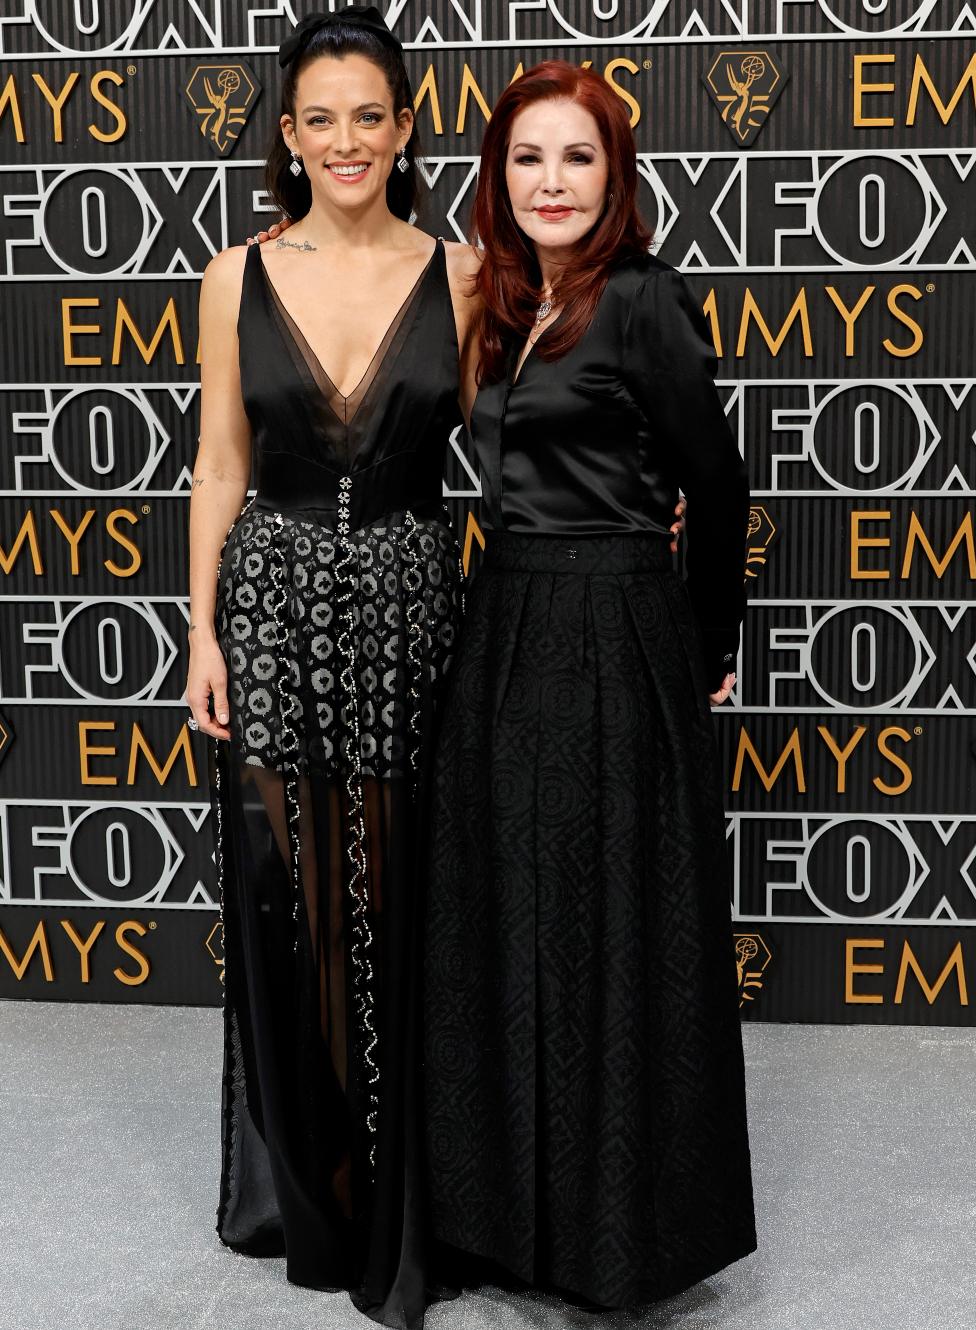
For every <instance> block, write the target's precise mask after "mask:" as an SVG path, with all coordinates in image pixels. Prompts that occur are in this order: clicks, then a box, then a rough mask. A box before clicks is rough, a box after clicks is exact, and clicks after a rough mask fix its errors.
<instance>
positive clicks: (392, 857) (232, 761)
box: [212, 501, 460, 1327]
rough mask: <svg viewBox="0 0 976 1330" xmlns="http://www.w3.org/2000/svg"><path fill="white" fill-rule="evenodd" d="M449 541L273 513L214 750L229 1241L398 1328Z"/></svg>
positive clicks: (411, 1317) (449, 596)
mask: <svg viewBox="0 0 976 1330" xmlns="http://www.w3.org/2000/svg"><path fill="white" fill-rule="evenodd" d="M459 586H460V574H459V567H458V555H457V546H456V543H455V541H454V537H453V534H452V533H451V531H450V530H449V528H448V527H447V526H445V525H444V524H443V523H442V522H440V521H437V520H418V518H416V517H415V516H414V515H413V514H411V513H409V512H399V513H390V514H388V515H387V516H386V517H385V518H384V519H383V520H382V521H378V522H376V523H374V524H372V525H370V526H368V527H365V528H363V529H362V530H358V531H354V532H352V533H350V534H348V535H341V534H339V532H338V531H337V530H336V529H335V518H334V515H333V517H332V520H331V523H329V522H326V523H325V524H323V522H322V521H320V520H318V519H317V517H316V516H315V515H314V514H310V513H290V514H282V513H280V512H274V511H269V510H268V509H267V508H265V507H263V506H262V505H261V503H260V502H259V501H256V503H255V505H254V507H253V508H252V509H250V510H249V511H247V512H245V513H244V515H243V516H242V517H241V518H240V519H239V520H238V522H237V523H236V525H235V526H234V528H233V529H232V532H231V534H230V536H229V537H228V540H227V544H226V546H225V549H224V555H223V562H222V569H221V577H220V581H219V587H218V601H217V614H216V627H217V632H218V637H219V641H220V644H221V648H222V651H223V654H224V658H225V660H226V663H227V669H228V676H229V680H228V682H229V690H230V705H231V732H232V738H231V742H230V743H229V744H220V745H219V746H217V747H216V748H215V749H214V756H215V759H216V760H215V765H214V768H213V772H212V784H213V809H214V821H215V827H216V831H217V840H216V857H217V867H218V870H219V876H220V884H221V892H222V901H223V923H224V942H225V973H226V1001H225V1007H224V1015H225V1064H224V1066H225V1073H224V1093H223V1160H222V1171H221V1188H220V1204H219V1210H218V1215H217V1227H218V1232H219V1234H220V1237H221V1239H222V1240H223V1241H224V1242H225V1243H226V1244H227V1245H228V1246H230V1247H232V1248H234V1249H235V1250H236V1251H238V1252H240V1253H243V1254H246V1255H252V1256H266V1255H280V1256H284V1257H286V1261H287V1266H286V1268H287V1275H288V1278H289V1279H290V1280H293V1281H294V1282H295V1283H298V1284H303V1285H306V1286H309V1287H313V1288H323V1289H336V1288H345V1289H349V1290H350V1291H351V1293H352V1296H353V1300H354V1301H355V1302H356V1305H357V1306H358V1307H359V1308H360V1309H361V1310H363V1311H365V1312H366V1313H368V1314H369V1315H370V1316H372V1317H373V1318H374V1319H375V1320H378V1321H381V1322H382V1323H384V1324H386V1325H389V1326H395V1327H415V1326H418V1325H420V1324H421V1323H422V1321H423V1314H424V1308H425V1305H426V1301H427V1288H426V1270H425V1215H424V1205H423V1193H424V1188H423V1167H422V1130H421V1123H420V1103H419V1090H420V1086H419V1075H418V1071H419V1062H420V1033H419V1020H418V1017H419V987H418V981H419V964H420V941H421V938H420V931H419V929H420V914H419V905H420V895H421V891H422V886H423V852H424V846H423V843H422V840H423V837H422V831H423V827H424V826H425V825H426V818H425V808H424V805H425V802H426V787H427V780H428V774H429V771H430V765H431V745H432V735H433V719H434V713H435V709H436V707H437V703H438V701H439V694H440V688H441V682H442V680H443V678H444V675H445V673H446V671H447V669H448V666H449V663H450V659H451V656H452V652H453V646H454V639H455V634H456V631H457V627H458V618H459V611H460V595H459Z"/></svg>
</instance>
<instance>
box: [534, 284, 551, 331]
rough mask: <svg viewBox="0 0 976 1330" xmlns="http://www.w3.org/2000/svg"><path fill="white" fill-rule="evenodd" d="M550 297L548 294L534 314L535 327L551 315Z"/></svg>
mask: <svg viewBox="0 0 976 1330" xmlns="http://www.w3.org/2000/svg"><path fill="white" fill-rule="evenodd" d="M551 297H552V293H551V292H550V293H549V296H547V297H546V299H545V300H543V302H542V304H541V305H540V306H539V308H538V309H537V310H536V312H535V321H536V325H537V326H538V325H539V324H540V323H541V322H542V320H543V319H545V318H548V317H549V315H550V314H551V313H552V298H551Z"/></svg>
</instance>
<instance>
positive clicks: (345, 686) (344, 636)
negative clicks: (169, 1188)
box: [336, 476, 380, 1167]
mask: <svg viewBox="0 0 976 1330" xmlns="http://www.w3.org/2000/svg"><path fill="white" fill-rule="evenodd" d="M351 489H352V478H351V477H350V476H343V477H342V479H341V480H340V481H339V512H338V521H337V524H336V525H337V530H338V533H339V541H338V543H339V548H340V552H341V557H340V559H339V560H338V562H337V563H336V582H337V592H338V594H337V601H338V605H339V620H340V622H341V624H342V630H341V632H340V634H339V656H340V659H341V660H342V662H343V663H342V670H341V673H340V676H339V685H340V687H341V688H342V691H343V693H344V695H345V703H346V708H347V712H348V715H349V721H350V724H349V728H348V730H347V734H346V741H345V748H346V762H347V775H346V795H347V798H348V800H349V809H348V817H349V823H350V828H351V831H352V835H351V837H350V840H349V844H348V846H347V854H348V857H349V863H350V866H351V869H352V872H351V874H350V878H349V895H350V897H351V900H352V939H351V943H350V948H349V954H350V958H351V960H352V969H353V974H352V989H353V1005H354V1008H355V1011H356V1015H357V1016H358V1018H359V1024H360V1032H361V1038H362V1044H363V1061H364V1063H365V1066H366V1084H367V1086H368V1087H369V1107H368V1109H367V1112H366V1126H367V1128H368V1130H369V1132H370V1135H371V1137H372V1141H371V1143H370V1148H369V1162H370V1166H371V1167H375V1165H376V1126H377V1117H378V1113H379V1095H378V1093H377V1084H378V1082H379V1078H380V1071H379V1066H378V1065H377V1062H376V1056H375V1054H376V1047H377V1042H378V1041H377V1037H376V1024H375V1020H374V1003H373V961H372V950H373V931H372V929H371V928H370V925H369V891H368V877H367V863H366V819H365V809H364V803H363V772H362V750H361V746H360V733H359V697H358V690H357V687H356V674H357V669H356V660H357V654H356V647H355V642H354V637H355V625H356V605H355V599H356V597H355V587H356V585H357V581H356V580H354V578H353V576H352V573H353V568H354V566H355V563H356V552H355V547H354V545H353V543H352V541H351V540H350V539H349V503H350V491H351Z"/></svg>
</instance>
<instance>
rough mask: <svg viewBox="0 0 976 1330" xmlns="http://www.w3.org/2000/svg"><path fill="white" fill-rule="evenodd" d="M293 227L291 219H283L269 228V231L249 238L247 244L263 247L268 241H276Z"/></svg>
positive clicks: (260, 232)
mask: <svg viewBox="0 0 976 1330" xmlns="http://www.w3.org/2000/svg"><path fill="white" fill-rule="evenodd" d="M289 226H291V218H290V217H282V218H280V219H279V220H278V221H277V222H275V223H274V225H273V226H269V227H268V229H267V231H259V232H258V233H257V235H254V236H248V237H247V240H246V241H245V244H248V245H263V244H264V243H265V241H266V240H275V239H277V237H278V236H280V235H281V233H282V231H287V230H288V228H289Z"/></svg>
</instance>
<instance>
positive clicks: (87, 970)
mask: <svg viewBox="0 0 976 1330" xmlns="http://www.w3.org/2000/svg"><path fill="white" fill-rule="evenodd" d="M61 927H62V928H63V929H64V931H65V932H66V933H67V935H68V937H70V938H71V941H72V942H73V943H74V945H75V947H76V949H77V951H78V955H79V956H80V957H81V982H82V983H83V984H87V983H90V982H91V965H90V963H89V955H90V953H91V949H92V947H93V946H94V945H95V940H96V938H97V937H98V935H99V933H101V931H102V929H103V928H104V927H105V920H104V919H99V921H98V923H97V924H96V925H95V927H94V928H93V929H92V931H91V932H90V933H89V934H88V937H87V938H80V937H79V936H78V934H77V933H76V932H75V929H74V925H73V924H72V922H71V920H70V919H62V920H61Z"/></svg>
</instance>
